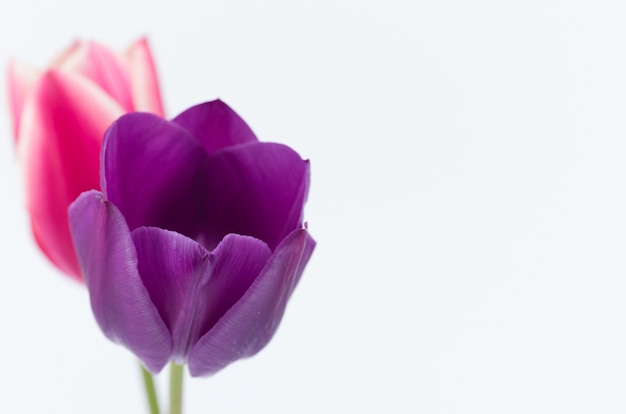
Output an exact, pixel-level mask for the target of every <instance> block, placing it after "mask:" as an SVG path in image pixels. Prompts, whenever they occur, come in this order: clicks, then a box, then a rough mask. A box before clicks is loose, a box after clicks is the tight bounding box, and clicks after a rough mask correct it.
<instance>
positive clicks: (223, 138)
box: [172, 100, 257, 154]
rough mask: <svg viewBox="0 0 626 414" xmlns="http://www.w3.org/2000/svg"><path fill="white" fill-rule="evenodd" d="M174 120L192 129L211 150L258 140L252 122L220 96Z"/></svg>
mask: <svg viewBox="0 0 626 414" xmlns="http://www.w3.org/2000/svg"><path fill="white" fill-rule="evenodd" d="M172 122H174V123H176V124H178V125H180V126H182V127H183V128H185V129H186V130H188V131H189V132H191V134H192V135H193V136H194V137H196V139H197V140H198V141H200V143H201V144H202V146H203V147H204V150H205V151H206V152H207V153H208V154H212V153H213V152H215V151H218V150H220V149H222V148H226V147H230V146H233V145H238V144H244V143H246V142H254V141H257V139H256V136H255V135H254V133H253V132H252V130H251V129H250V127H248V124H246V122H245V121H244V120H243V119H241V117H240V116H239V115H237V114H236V113H235V111H233V110H232V109H230V107H229V106H228V105H226V104H225V103H224V102H222V101H220V100H215V101H211V102H206V103H203V104H200V105H196V106H193V107H191V108H189V109H187V110H186V111H185V112H183V113H181V114H180V115H178V116H177V117H176V118H174V119H173V120H172Z"/></svg>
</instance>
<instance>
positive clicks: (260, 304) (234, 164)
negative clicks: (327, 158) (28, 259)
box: [69, 101, 315, 376]
mask: <svg viewBox="0 0 626 414" xmlns="http://www.w3.org/2000/svg"><path fill="white" fill-rule="evenodd" d="M102 169H103V170H102V174H101V176H102V188H103V191H104V193H101V192H99V191H90V192H86V193H83V194H82V195H81V196H80V197H79V198H78V199H77V200H76V201H75V202H74V203H73V204H72V205H71V207H70V209H69V220H70V227H71V232H72V236H73V239H74V245H75V248H76V252H77V255H78V260H79V263H80V268H81V270H82V272H83V275H84V278H85V281H86V283H87V287H88V289H89V293H90V298H91V305H92V309H93V312H94V315H95V317H96V320H97V322H98V324H99V325H100V328H101V329H102V330H103V332H104V333H105V335H107V337H109V338H110V339H111V340H113V341H115V342H118V343H121V344H122V345H124V346H126V347H127V348H128V349H130V350H131V351H132V352H134V353H135V354H136V355H137V356H138V357H139V358H140V359H141V360H142V361H143V363H144V364H145V365H146V367H147V368H148V369H149V370H151V371H153V372H158V371H160V370H161V369H162V368H163V366H164V365H165V364H166V363H167V362H168V361H169V360H173V361H175V362H177V363H188V364H189V370H190V372H191V374H192V375H194V376H198V375H210V374H213V373H215V372H216V371H218V370H220V369H222V368H223V367H224V366H226V365H227V364H229V363H231V362H233V361H235V360H237V359H240V358H244V357H247V356H251V355H253V354H255V353H256V352H258V351H259V350H260V349H262V348H263V347H264V346H265V344H267V342H268V341H269V340H270V339H271V337H272V336H273V334H274V332H275V331H276V329H277V327H278V323H279V322H280V319H281V318H282V315H283V312H284V310H285V306H286V304H287V300H288V299H289V297H290V295H291V293H292V292H293V290H294V288H295V286H296V284H297V282H298V280H299V278H300V275H301V274H302V272H303V270H304V266H305V264H306V263H307V261H308V260H309V257H310V255H311V254H312V252H313V249H314V246H315V242H314V241H313V239H312V238H311V236H310V235H309V233H308V231H307V229H306V228H304V227H303V224H302V215H303V209H304V203H305V200H306V196H307V192H308V186H309V163H308V161H304V160H302V159H301V158H300V156H299V155H298V154H297V153H296V152H295V151H293V150H292V149H290V148H289V147H287V146H285V145H280V144H275V143H262V142H259V141H257V139H256V137H255V136H254V134H253V133H252V131H251V130H250V128H249V127H248V126H247V125H246V124H245V122H244V121H243V120H242V119H241V118H240V117H239V116H237V114H235V113H234V112H233V111H232V110H231V109H230V108H229V107H228V106H227V105H225V104H224V103H222V102H221V101H213V102H208V103H205V104H201V105H198V106H195V107H192V108H190V109H188V110H187V111H185V112H183V113H182V114H180V115H179V116H178V117H176V118H175V119H174V120H172V121H171V122H168V121H165V120H163V119H161V118H159V117H157V116H154V115H150V114H146V113H133V114H128V115H125V116H123V117H121V118H120V119H119V120H118V121H117V122H115V123H114V124H113V125H112V126H111V128H110V129H109V130H108V131H107V133H106V136H105V143H104V147H103V152H102Z"/></svg>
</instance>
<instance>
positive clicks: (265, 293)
mask: <svg viewBox="0 0 626 414" xmlns="http://www.w3.org/2000/svg"><path fill="white" fill-rule="evenodd" d="M314 247H315V241H313V239H312V238H311V237H310V236H309V234H308V232H307V231H306V230H296V231H294V232H292V233H291V234H290V235H289V236H287V238H286V239H285V240H284V241H283V242H282V243H281V244H280V245H279V246H278V248H277V249H276V251H275V252H274V254H273V255H272V257H271V258H270V259H269V261H268V262H267V264H266V265H265V267H264V268H263V270H262V271H261V273H260V275H259V276H258V277H257V278H256V280H255V281H254V282H253V283H252V285H251V286H250V288H249V289H248V290H247V292H246V293H245V294H244V295H243V296H242V297H241V299H239V301H237V303H236V304H235V305H234V306H232V307H231V308H230V309H229V310H228V312H226V314H225V315H224V316H223V317H222V318H221V319H220V320H219V321H218V322H217V323H216V324H215V325H214V326H213V328H211V330H209V332H208V333H207V334H205V335H204V336H202V337H201V338H200V340H198V342H197V343H196V345H195V346H194V347H193V349H192V350H191V354H190V355H189V372H190V373H191V375H192V376H205V375H211V374H214V373H216V372H217V371H219V370H220V369H222V368H224V367H225V366H226V365H228V364H230V363H231V362H234V361H236V360H238V359H240V358H245V357H249V356H252V355H254V354H256V353H257V352H258V351H260V350H261V349H262V348H263V347H264V346H265V345H266V344H267V343H268V342H269V340H270V339H271V338H272V336H273V335H274V332H275V331H276V329H277V328H278V324H279V323H280V320H281V318H282V316H283V313H284V311H285V307H286V305H287V301H288V299H289V297H290V296H291V293H292V292H293V290H294V288H295V286H296V284H297V283H298V280H299V279H300V276H301V274H302V271H303V269H304V265H305V264H306V263H307V261H308V260H309V258H310V256H311V253H312V252H313V249H314Z"/></svg>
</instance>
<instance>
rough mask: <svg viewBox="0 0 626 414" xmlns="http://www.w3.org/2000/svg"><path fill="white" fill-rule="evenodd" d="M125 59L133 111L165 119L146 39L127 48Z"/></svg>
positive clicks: (154, 69)
mask: <svg viewBox="0 0 626 414" xmlns="http://www.w3.org/2000/svg"><path fill="white" fill-rule="evenodd" d="M126 57H127V59H128V64H129V70H130V80H131V88H132V96H133V104H134V107H135V110H136V111H143V112H151V113H153V114H156V115H158V116H160V117H165V112H164V111H163V103H162V101H161V92H160V90H159V80H158V76H157V73H156V67H155V65H154V59H153V58H152V53H151V52H150V47H149V46H148V41H147V40H146V38H141V39H139V40H138V41H136V42H135V43H133V44H132V45H131V46H130V48H128V51H127V52H126Z"/></svg>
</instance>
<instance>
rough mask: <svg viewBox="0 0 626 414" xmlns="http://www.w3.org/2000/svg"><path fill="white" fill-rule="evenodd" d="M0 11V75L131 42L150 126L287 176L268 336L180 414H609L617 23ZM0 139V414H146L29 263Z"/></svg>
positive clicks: (624, 372) (19, 7) (621, 255)
mask: <svg viewBox="0 0 626 414" xmlns="http://www.w3.org/2000/svg"><path fill="white" fill-rule="evenodd" d="M1 1H2V3H1V6H0V7H1V9H0V60H1V62H0V64H2V65H6V63H7V62H8V59H9V58H10V57H17V58H20V59H22V60H24V61H27V62H31V63H33V64H37V65H39V66H41V67H44V66H45V65H46V64H47V62H48V60H49V59H51V58H52V57H53V56H54V55H55V54H56V53H57V52H59V51H60V50H61V49H63V48H64V47H65V46H66V45H67V44H69V43H70V42H71V41H72V40H73V39H75V38H78V37H80V38H89V39H94V40H99V41H101V42H103V43H106V44H109V45H111V46H112V47H114V48H116V49H119V50H122V49H124V48H125V47H126V46H127V45H128V44H129V43H130V42H132V41H133V40H134V39H135V38H137V37H139V36H141V35H147V36H148V37H149V39H150V42H151V45H152V48H153V51H154V54H155V58H156V61H157V65H158V68H159V72H160V77H161V83H162V88H163V93H164V99H165V102H166V106H167V112H168V114H169V115H170V116H174V115H176V114H177V113H178V112H180V111H182V110H183V109H185V108H186V107H188V106H191V105H193V104H196V103H199V102H201V101H205V100H211V99H215V98H216V97H220V98H222V99H223V100H225V101H226V102H227V103H229V104H230V105H231V106H232V107H233V108H234V109H235V110H236V111H238V112H239V113H240V114H241V115H242V116H243V117H244V118H245V119H246V120H247V121H248V123H249V124H250V125H251V127H252V128H253V130H254V131H255V132H256V133H257V135H258V136H259V137H260V138H261V139H262V140H266V141H277V142H282V143H286V144H288V145H290V146H292V147H293V148H295V149H296V150H297V151H298V152H299V153H300V154H301V155H302V156H303V157H305V158H310V159H311V163H312V168H313V173H312V189H311V192H310V197H309V203H308V205H307V210H306V218H307V220H308V221H309V224H310V230H311V232H312V234H313V235H314V237H315V238H316V239H317V241H318V248H317V250H316V251H315V254H314V255H313V258H312V260H311V262H310V264H309V266H308V268H307V270H306V272H305V274H304V276H303V279H302V281H301V283H300V285H299V287H298V289H297V290H296V292H295V294H294V296H293V298H292V301H291V302H290V305H289V307H288V309H287V313H286V316H285V318H284V320H283V323H282V325H281V328H280V329H279V331H278V333H277V335H276V336H275V337H274V339H273V341H272V342H271V343H270V344H269V345H268V346H267V348H266V349H265V350H263V351H262V352H261V353H260V354H259V355H257V356H256V357H254V358H252V359H249V360H245V361H241V362H238V363H236V364H234V365H232V366H230V367H228V368H226V369H225V370H224V371H222V372H220V373H219V374H217V375H216V376H214V377H211V378H205V379H189V378H186V380H187V382H186V384H185V385H186V395H185V405H186V408H187V413H189V414H193V413H249V412H261V413H269V412H271V413H359V412H375V413H446V414H447V413H463V414H464V413H480V414H486V413H494V414H496V413H498V414H500V413H535V414H537V413H551V414H552V413H567V414H572V413H605V414H609V413H624V412H625V411H626V121H625V120H626V116H625V115H626V24H625V23H626V3H624V2H621V1H614V2H610V1H587V2H584V1H571V0H569V1H568V0H562V1H556V0H542V1H508V2H503V1H485V0H479V1H471V2H470V1H462V0H457V1H409V0H407V1H400V0H395V1H393V0H392V1H390V0H385V1H372V0H370V1H367V0H362V1H349V0H332V1H330V0H329V1H319V0H318V1H315V2H313V1H299V2H294V1H263V2H261V1H247V2H238V1H226V0H223V1H216V0H209V1H203V2H201V1H195V2H191V1H186V2H185V1H177V2H174V1H168V2H162V1H156V0H150V1H135V0H123V1H122V0H110V1H98V2H89V1H84V0H65V1H55V2H53V1H43V0H42V1H36V0H20V1H19V2H18V1H13V0H1ZM0 95H2V96H6V88H5V85H4V83H2V85H1V86H0ZM0 133H1V135H2V136H3V139H0V192H1V193H2V194H3V196H2V214H0V252H1V256H0V257H1V258H2V265H1V267H0V274H1V276H0V335H1V337H0V357H1V361H2V362H1V365H0V366H1V368H0V402H1V403H0V405H1V407H2V411H3V412H11V413H143V412H147V411H146V408H145V402H144V398H143V394H142V388H141V382H140V377H139V375H138V371H137V367H136V365H135V362H134V358H133V357H132V356H131V355H130V353H128V352H127V351H126V350H125V349H123V348H121V347H119V346H117V345H114V344H112V343H110V342H108V341H107V340H106V339H105V338H104V336H103V335H102V334H101V333H100V331H99V330H98V328H97V326H96V324H95V322H94V320H93V317H92V315H91V311H90V308H89V304H88V300H87V295H86V292H85V290H84V289H83V288H82V287H81V286H79V285H78V284H76V283H73V282H71V281H69V280H68V279H66V278H65V277H64V276H62V275H60V274H59V273H58V272H57V271H56V270H55V269H54V268H53V267H52V266H51V265H49V264H48V263H47V262H46V261H45V259H44V258H43V257H42V256H41V254H39V252H38V250H37V249H36V247H35V245H34V243H33V241H32V238H31V236H30V232H29V228H28V224H27V217H26V215H25V212H24V210H23V194H22V190H21V187H20V179H21V173H20V171H19V166H18V165H17V162H16V160H15V157H14V153H13V148H12V138H11V130H10V125H9V118H8V109H7V107H6V99H2V100H0ZM159 384H160V386H162V387H163V391H165V385H166V375H165V373H164V374H161V375H160V376H159ZM162 397H165V395H162ZM163 400H165V398H163Z"/></svg>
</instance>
